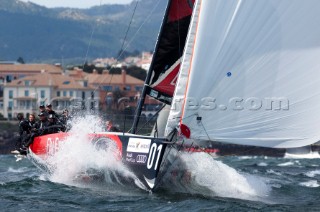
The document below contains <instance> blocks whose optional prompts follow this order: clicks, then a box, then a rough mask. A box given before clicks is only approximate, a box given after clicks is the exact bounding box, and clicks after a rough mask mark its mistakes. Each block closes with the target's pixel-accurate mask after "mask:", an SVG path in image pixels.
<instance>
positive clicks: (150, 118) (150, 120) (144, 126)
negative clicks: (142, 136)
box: [129, 104, 166, 134]
mask: <svg viewBox="0 0 320 212" xmlns="http://www.w3.org/2000/svg"><path fill="white" fill-rule="evenodd" d="M165 106H166V104H163V105H162V107H161V108H160V109H159V110H158V111H157V112H156V113H155V114H154V115H153V116H152V117H151V118H150V119H149V120H148V121H147V122H146V123H144V125H143V126H141V127H140V129H138V130H137V132H136V134H138V133H139V131H140V130H142V128H143V127H145V126H146V125H147V124H148V123H149V122H150V121H151V120H152V119H153V118H155V117H156V116H157V115H158V114H159V113H160V111H161V110H162V109H163V108H164V107H165ZM131 129H132V128H131ZM131 129H130V130H131ZM129 132H130V131H129Z"/></svg>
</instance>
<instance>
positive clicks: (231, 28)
mask: <svg viewBox="0 0 320 212" xmlns="http://www.w3.org/2000/svg"><path fill="white" fill-rule="evenodd" d="M319 26H320V1H319V0H308V1H301V0H281V1H279V0H259V1H257V0H228V1H226V0H198V1H196V3H195V8H194V12H193V16H192V20H191V25H190V29H189V34H188V38H187V43H186V47H185V52H184V56H183V60H182V64H181V68H180V74H179V79H178V82H177V86H176V90H175V95H174V100H173V103H172V107H171V111H170V115H169V119H168V124H167V128H166V132H167V133H169V132H170V131H171V130H172V129H173V128H175V127H177V126H179V124H184V125H186V126H187V127H188V128H189V129H190V131H191V138H192V139H202V140H214V141H220V142H225V143H234V144H244V145H254V146H264V147H274V148H290V147H300V146H306V145H309V144H312V143H315V142H317V141H319V140H320V27H319Z"/></svg>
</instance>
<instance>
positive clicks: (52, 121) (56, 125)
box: [48, 114, 64, 134]
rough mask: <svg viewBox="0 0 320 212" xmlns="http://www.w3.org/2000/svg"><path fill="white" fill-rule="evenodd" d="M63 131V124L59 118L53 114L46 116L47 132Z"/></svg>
mask: <svg viewBox="0 0 320 212" xmlns="http://www.w3.org/2000/svg"><path fill="white" fill-rule="evenodd" d="M61 131H64V126H63V124H62V123H61V122H60V120H59V119H56V118H55V117H54V115H53V114H49V117H48V134H52V133H58V132H61Z"/></svg>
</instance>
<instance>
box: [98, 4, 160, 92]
mask: <svg viewBox="0 0 320 212" xmlns="http://www.w3.org/2000/svg"><path fill="white" fill-rule="evenodd" d="M160 2H161V0H159V1H158V2H157V3H156V4H155V6H154V7H153V9H152V10H151V11H150V13H149V14H148V16H147V18H145V19H144V21H143V22H142V24H141V25H140V26H139V28H138V29H137V31H136V32H135V33H134V35H133V36H132V39H131V40H129V42H128V43H127V45H126V46H125V47H124V49H123V51H122V52H121V54H119V55H118V57H117V58H116V62H115V63H114V64H112V65H111V69H110V71H111V70H113V69H114V65H115V64H116V63H117V62H118V61H119V58H120V57H121V56H122V55H123V52H124V51H125V50H126V49H128V47H129V45H130V44H131V43H132V42H133V40H134V39H135V38H136V36H137V35H138V33H139V32H140V30H141V29H142V27H143V26H144V24H145V23H146V22H147V21H148V20H149V19H150V17H151V16H152V14H153V13H154V11H155V9H156V8H157V7H158V6H159V4H160ZM112 77H113V74H111V79H110V81H109V83H108V84H109V85H110V84H111V81H112ZM102 80H103V77H101V79H100V82H99V83H98V86H97V87H96V88H95V89H94V91H93V92H96V91H97V90H98V87H99V86H100V85H101V84H102Z"/></svg>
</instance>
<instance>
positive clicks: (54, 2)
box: [20, 0, 132, 8]
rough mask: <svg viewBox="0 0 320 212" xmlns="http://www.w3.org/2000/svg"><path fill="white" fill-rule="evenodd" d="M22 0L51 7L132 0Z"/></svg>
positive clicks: (119, 2)
mask: <svg viewBox="0 0 320 212" xmlns="http://www.w3.org/2000/svg"><path fill="white" fill-rule="evenodd" d="M20 1H24V2H28V1H29V2H33V3H35V4H38V5H41V6H45V7H49V8H53V7H72V8H89V7H92V6H99V5H100V2H101V4H127V3H130V2H131V1H132V0H20Z"/></svg>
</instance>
